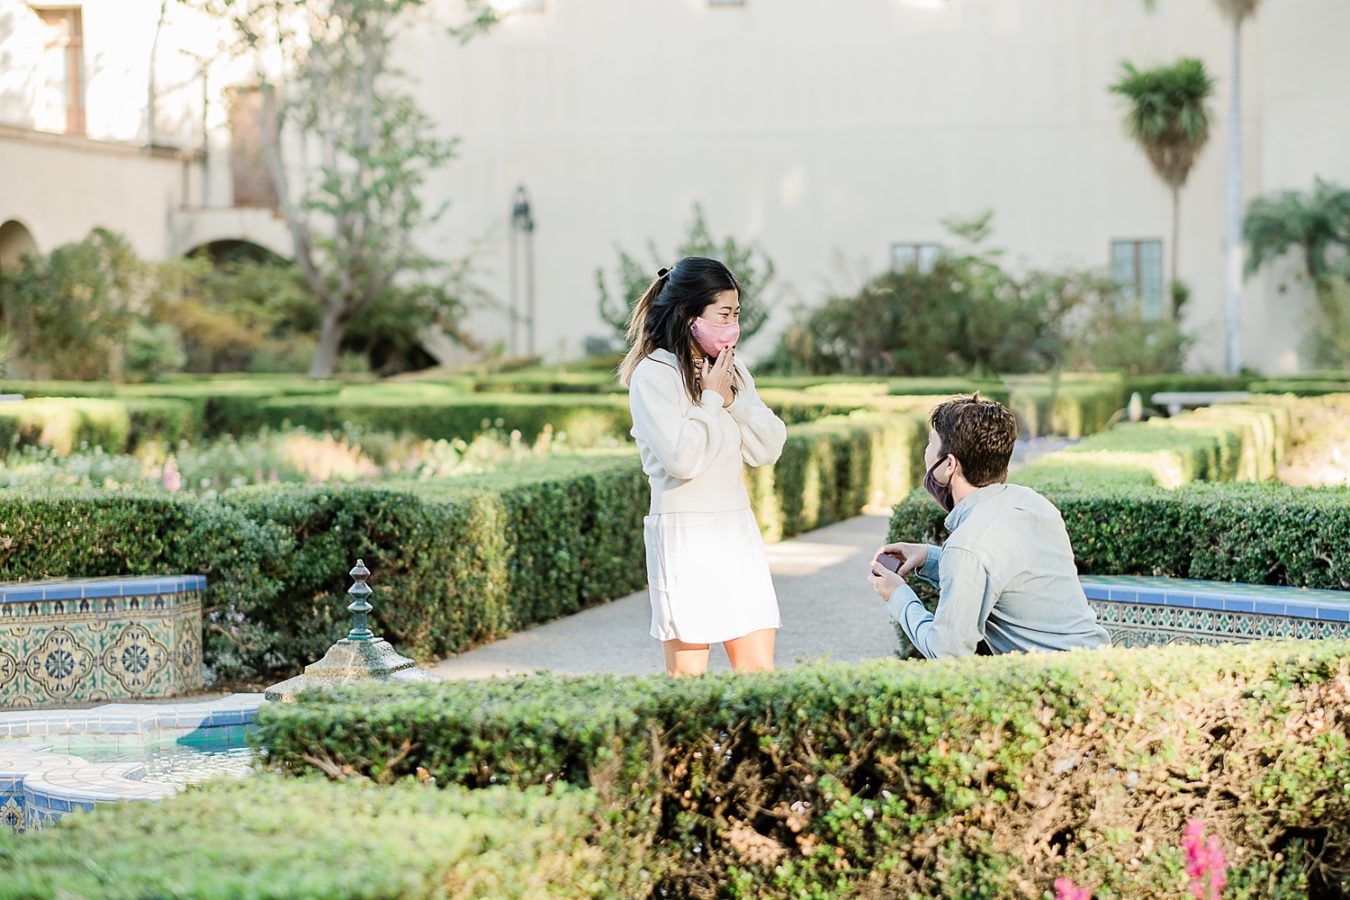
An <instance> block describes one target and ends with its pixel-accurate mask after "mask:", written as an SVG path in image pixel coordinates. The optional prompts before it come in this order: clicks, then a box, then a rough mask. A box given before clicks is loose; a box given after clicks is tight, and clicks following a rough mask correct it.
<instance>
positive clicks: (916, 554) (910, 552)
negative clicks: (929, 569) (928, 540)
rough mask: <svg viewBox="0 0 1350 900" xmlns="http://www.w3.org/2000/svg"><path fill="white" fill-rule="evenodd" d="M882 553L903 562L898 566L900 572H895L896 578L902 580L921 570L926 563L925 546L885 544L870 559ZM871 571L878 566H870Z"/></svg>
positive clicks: (926, 548)
mask: <svg viewBox="0 0 1350 900" xmlns="http://www.w3.org/2000/svg"><path fill="white" fill-rule="evenodd" d="M883 553H889V554H890V555H892V556H898V557H900V558H901V559H902V560H904V562H902V563H901V564H900V570H899V571H898V572H896V574H897V575H898V576H900V577H901V578H904V577H905V576H906V575H908V574H909V573H910V572H913V571H914V570H915V569H922V568H923V565H924V563H926V562H928V545H927V544H904V543H898V544H887V545H886V546H884V547H882V548H880V549H879V550H877V552H876V553H873V554H872V559H876V558H877V557H878V556H880V555H881V554H883ZM872 568H873V569H879V568H881V567H880V566H878V565H876V564H875V563H873V564H872Z"/></svg>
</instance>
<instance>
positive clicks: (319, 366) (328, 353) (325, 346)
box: [309, 307, 347, 378]
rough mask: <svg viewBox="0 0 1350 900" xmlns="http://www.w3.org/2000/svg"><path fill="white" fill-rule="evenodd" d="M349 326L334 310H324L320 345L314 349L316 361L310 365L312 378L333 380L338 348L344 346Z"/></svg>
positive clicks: (320, 330)
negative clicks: (344, 336) (344, 338)
mask: <svg viewBox="0 0 1350 900" xmlns="http://www.w3.org/2000/svg"><path fill="white" fill-rule="evenodd" d="M346 331H347V325H346V323H345V322H344V321H343V320H342V317H341V316H340V315H339V314H338V313H337V312H336V311H334V310H331V309H328V308H327V307H325V308H324V311H323V321H322V323H321V324H320V326H319V344H318V346H317V347H315V348H314V359H313V361H311V362H310V364H309V377H310V378H331V377H332V375H333V369H335V368H336V367H337V358H338V348H339V347H341V346H342V336H343V335H344V334H345V333H346Z"/></svg>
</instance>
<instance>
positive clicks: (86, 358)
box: [0, 228, 152, 381]
mask: <svg viewBox="0 0 1350 900" xmlns="http://www.w3.org/2000/svg"><path fill="white" fill-rule="evenodd" d="M151 290H152V280H151V276H150V273H149V270H148V267H147V266H146V265H145V264H144V263H142V262H141V260H140V259H138V258H137V256H136V253H135V251H133V250H132V248H131V244H130V243H129V242H128V241H127V239H126V238H124V237H122V236H121V235H119V234H116V233H114V232H112V231H108V230H107V229H104V228H95V229H94V230H93V231H91V232H90V233H89V236H88V237H86V238H85V239H84V240H81V241H74V242H72V243H69V244H62V245H61V246H59V247H57V248H56V249H54V250H53V251H52V252H51V253H50V254H48V255H45V256H44V255H41V254H36V253H35V254H30V255H28V256H25V257H24V258H23V261H22V262H21V263H20V265H19V266H18V268H17V269H15V270H13V271H11V272H4V273H0V311H2V312H3V322H4V330H5V331H6V332H7V333H8V334H9V336H10V341H11V342H12V344H13V358H12V361H13V362H15V363H18V364H19V367H20V368H22V369H23V370H24V371H25V372H26V373H27V374H28V375H35V376H41V377H48V378H72V379H101V378H106V379H109V380H112V381H121V380H122V377H123V360H124V350H125V347H126V338H127V332H128V329H129V328H130V327H131V324H132V322H134V321H135V320H136V317H137V315H138V313H139V312H140V311H141V310H142V308H143V307H144V306H145V304H146V303H147V302H148V300H149V295H150V292H151Z"/></svg>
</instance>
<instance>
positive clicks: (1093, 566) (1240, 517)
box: [889, 473, 1350, 590]
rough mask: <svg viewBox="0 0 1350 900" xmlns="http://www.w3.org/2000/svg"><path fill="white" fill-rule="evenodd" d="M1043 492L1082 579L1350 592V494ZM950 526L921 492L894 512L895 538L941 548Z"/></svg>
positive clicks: (1214, 487)
mask: <svg viewBox="0 0 1350 900" xmlns="http://www.w3.org/2000/svg"><path fill="white" fill-rule="evenodd" d="M1021 475H1022V473H1014V474H1013V476H1012V480H1013V481H1021V480H1022V478H1021ZM1038 489H1043V486H1038ZM1044 493H1045V494H1046V496H1047V497H1048V498H1049V499H1050V500H1051V501H1052V502H1053V503H1054V504H1055V505H1056V506H1057V507H1059V510H1060V512H1061V513H1062V514H1063V516H1064V524H1065V526H1066V527H1067V528H1068V531H1069V538H1070V540H1071V541H1072V542H1073V551H1074V558H1075V560H1076V562H1077V564H1078V571H1079V572H1080V573H1081V574H1084V575H1087V574H1110V575H1165V576H1172V577H1177V578H1203V579H1208V580H1213V581H1236V582H1247V583H1250V584H1281V585H1291V586H1293V587H1307V588H1330V589H1333V590H1350V488H1291V487H1285V486H1284V485H1269V484H1200V483H1196V484H1191V485H1187V486H1185V487H1181V488H1177V489H1176V490H1165V489H1163V488H1158V487H1152V486H1133V487H1130V486H1124V487H1122V486H1107V487H1096V486H1095V485H1093V484H1092V483H1091V480H1090V479H1089V483H1088V484H1080V485H1078V486H1077V487H1059V488H1054V489H1044ZM943 518H944V514H943V513H942V510H940V509H939V508H938V507H937V505H936V504H935V503H933V501H932V499H931V498H930V497H929V496H928V495H927V494H926V493H924V492H922V491H916V492H914V493H913V494H911V495H910V496H909V497H908V498H906V499H905V501H904V502H903V503H900V504H898V505H897V506H896V507H895V511H894V513H893V514H892V516H891V526H890V536H889V540H893V541H901V540H903V541H913V540H925V541H928V542H930V543H939V542H941V541H942V540H945V539H946V536H947V533H946V530H945V528H943V526H942V520H943Z"/></svg>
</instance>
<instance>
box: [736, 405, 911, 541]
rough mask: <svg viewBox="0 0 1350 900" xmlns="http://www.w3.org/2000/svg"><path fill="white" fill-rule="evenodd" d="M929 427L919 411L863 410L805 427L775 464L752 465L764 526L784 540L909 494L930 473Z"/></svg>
mask: <svg viewBox="0 0 1350 900" xmlns="http://www.w3.org/2000/svg"><path fill="white" fill-rule="evenodd" d="M927 442H928V425H927V423H926V421H925V420H924V419H923V418H922V417H921V416H918V415H914V414H904V413H875V412H857V413H853V414H852V415H849V416H835V417H831V418H828V419H822V420H820V421H818V422H815V423H811V424H807V425H797V426H794V427H793V428H791V429H789V431H788V439H787V443H786V444H785V445H784V446H783V454H782V456H781V457H779V460H778V462H777V463H776V464H775V465H773V466H762V467H760V468H757V469H746V471H745V476H746V487H747V488H748V489H749V491H750V498H751V503H752V504H753V506H754V508H755V516H756V518H757V519H758V520H759V525H760V530H761V531H763V532H764V536H765V537H766V538H767V539H768V540H779V539H781V538H783V537H787V536H790V535H794V534H800V533H801V532H804V531H810V530H811V529H813V528H819V527H821V526H822V525H828V524H829V523H831V522H838V521H840V520H842V519H847V518H849V517H851V516H856V515H857V514H858V511H859V510H861V509H862V508H863V507H865V506H869V505H881V504H884V503H886V502H887V501H888V500H889V499H892V498H896V497H903V496H904V495H905V494H906V493H907V492H908V491H909V490H910V489H911V488H913V487H914V486H915V485H916V484H919V483H921V481H922V479H923V449H924V445H925V444H926V443H927Z"/></svg>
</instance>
